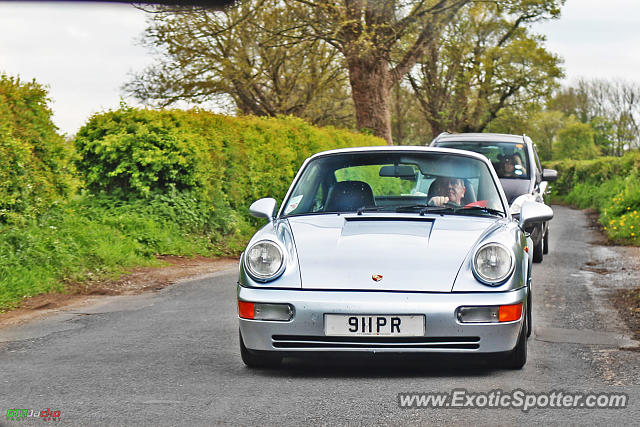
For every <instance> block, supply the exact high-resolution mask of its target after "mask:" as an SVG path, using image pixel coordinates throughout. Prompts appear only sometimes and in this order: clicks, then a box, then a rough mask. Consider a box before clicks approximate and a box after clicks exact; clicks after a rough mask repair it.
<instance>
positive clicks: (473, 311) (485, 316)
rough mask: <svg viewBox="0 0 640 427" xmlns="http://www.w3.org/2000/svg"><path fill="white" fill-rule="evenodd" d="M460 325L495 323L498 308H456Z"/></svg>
mask: <svg viewBox="0 0 640 427" xmlns="http://www.w3.org/2000/svg"><path fill="white" fill-rule="evenodd" d="M457 317H458V321H459V322H460V323H488V322H490V323H497V322H498V307H458V313H457Z"/></svg>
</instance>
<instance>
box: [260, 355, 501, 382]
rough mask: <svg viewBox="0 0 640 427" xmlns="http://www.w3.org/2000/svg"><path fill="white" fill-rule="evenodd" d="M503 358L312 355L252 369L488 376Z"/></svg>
mask: <svg viewBox="0 0 640 427" xmlns="http://www.w3.org/2000/svg"><path fill="white" fill-rule="evenodd" d="M501 370H502V368H500V361H499V360H495V359H486V358H485V359H481V358H479V357H478V356H477V355H471V356H470V355H405V354H403V355H391V354H375V355H369V354H366V355H352V354H349V355H333V354H331V355H313V356H305V357H285V358H284V360H283V362H282V364H281V365H280V366H279V367H277V368H264V369H253V371H255V373H258V374H259V375H264V376H269V377H279V376H286V377H289V378H290V377H298V378H317V377H323V378H380V377H393V378H403V377H411V378H415V377H417V376H420V377H431V378H442V377H454V378H455V377H486V376H491V375H493V374H494V373H495V372H496V371H501Z"/></svg>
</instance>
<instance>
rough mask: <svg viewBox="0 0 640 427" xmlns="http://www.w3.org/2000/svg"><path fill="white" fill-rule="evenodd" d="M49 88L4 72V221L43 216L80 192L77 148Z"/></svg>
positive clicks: (0, 119)
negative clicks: (60, 125)
mask: <svg viewBox="0 0 640 427" xmlns="http://www.w3.org/2000/svg"><path fill="white" fill-rule="evenodd" d="M48 103H49V100H48V98H47V92H46V90H45V89H44V88H43V87H42V86H40V85H39V84H38V83H36V82H35V81H34V82H22V81H21V80H20V79H19V78H14V77H9V76H6V75H4V74H2V75H0V224H7V223H10V224H19V223H23V222H24V221H25V220H26V218H28V217H32V216H37V215H38V214H40V213H42V212H44V211H46V210H47V209H48V208H49V207H50V206H51V205H52V204H54V203H56V202H58V201H61V200H64V199H65V198H66V197H67V196H68V195H69V194H71V193H72V192H73V191H74V188H75V187H76V185H77V181H76V180H75V179H74V170H73V165H72V163H71V161H72V155H73V147H72V145H71V144H69V143H67V142H66V141H65V139H64V138H63V137H62V136H61V135H59V134H58V133H57V128H56V126H55V125H54V124H53V122H52V121H51V110H50V109H49V106H48Z"/></svg>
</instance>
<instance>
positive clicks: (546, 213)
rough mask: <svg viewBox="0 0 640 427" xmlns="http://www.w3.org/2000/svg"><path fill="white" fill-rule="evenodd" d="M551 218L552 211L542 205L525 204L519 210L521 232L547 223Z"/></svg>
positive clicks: (536, 203)
mask: <svg viewBox="0 0 640 427" xmlns="http://www.w3.org/2000/svg"><path fill="white" fill-rule="evenodd" d="M552 218H553V209H551V208H550V207H549V206H547V205H545V204H544V203H539V202H525V203H523V204H522V207H521V208H520V228H522V229H523V230H524V229H525V228H527V227H528V226H530V225H532V224H535V223H539V222H545V221H549V220H550V219H552Z"/></svg>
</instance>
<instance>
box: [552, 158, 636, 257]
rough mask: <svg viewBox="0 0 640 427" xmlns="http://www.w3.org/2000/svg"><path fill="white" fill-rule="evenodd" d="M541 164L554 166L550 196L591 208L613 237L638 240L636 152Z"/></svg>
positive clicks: (628, 240) (631, 240)
mask: <svg viewBox="0 0 640 427" xmlns="http://www.w3.org/2000/svg"><path fill="white" fill-rule="evenodd" d="M545 167H549V168H553V169H556V170H558V181H557V182H556V183H554V185H553V191H552V194H553V196H554V198H556V199H560V200H562V201H565V202H567V203H570V204H573V205H576V206H578V207H580V208H594V209H596V210H598V212H599V213H600V223H601V224H602V226H603V229H604V230H605V231H606V233H607V234H608V236H609V237H610V238H611V239H613V240H614V241H617V242H620V243H627V244H636V245H638V244H640V214H638V211H640V153H639V152H637V151H634V152H630V153H628V154H626V155H625V156H623V157H602V158H599V159H595V160H582V161H576V160H564V161H558V162H550V163H547V164H545Z"/></svg>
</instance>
